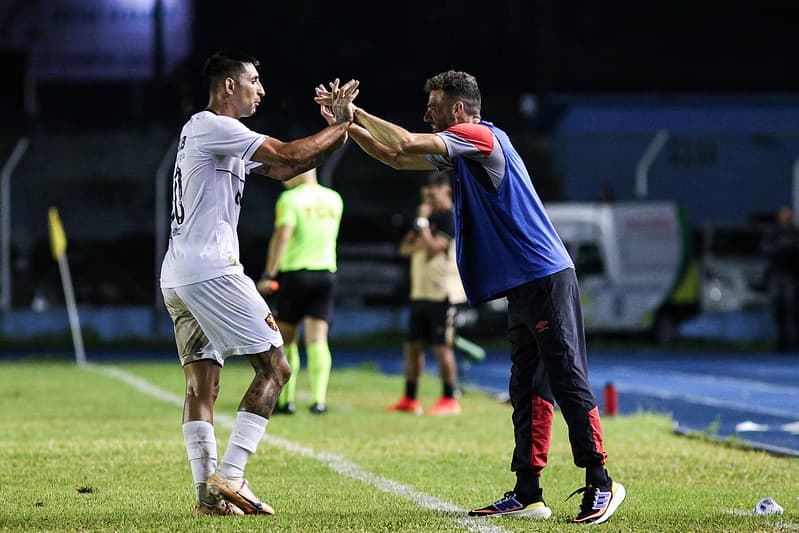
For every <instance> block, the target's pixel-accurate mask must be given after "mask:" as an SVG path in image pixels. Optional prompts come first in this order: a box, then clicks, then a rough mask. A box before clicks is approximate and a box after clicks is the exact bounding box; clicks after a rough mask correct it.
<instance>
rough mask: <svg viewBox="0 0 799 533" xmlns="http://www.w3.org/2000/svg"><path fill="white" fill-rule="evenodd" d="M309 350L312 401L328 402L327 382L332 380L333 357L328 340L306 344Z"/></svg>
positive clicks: (309, 377)
mask: <svg viewBox="0 0 799 533" xmlns="http://www.w3.org/2000/svg"><path fill="white" fill-rule="evenodd" d="M306 349H307V351H308V379H310V381H311V397H312V399H311V401H312V402H313V403H327V383H328V381H329V380H330V366H331V365H332V361H333V358H332V357H331V356H330V347H329V346H328V345H327V342H326V341H322V342H314V343H311V344H309V345H308V346H306Z"/></svg>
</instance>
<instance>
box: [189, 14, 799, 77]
mask: <svg viewBox="0 0 799 533" xmlns="http://www.w3.org/2000/svg"><path fill="white" fill-rule="evenodd" d="M235 4H236V5H237V6H240V7H238V9H237V10H236V11H235V12H227V13H221V12H219V11H218V9H216V8H217V7H218V5H219V3H218V2H209V1H200V2H198V3H197V8H196V20H197V26H196V34H195V43H196V50H197V53H198V54H200V55H207V53H209V52H212V51H213V49H215V48H219V47H225V46H231V45H233V46H237V47H243V48H248V49H252V51H253V53H255V54H257V55H258V56H259V57H260V58H261V59H262V61H264V63H266V64H267V65H268V69H267V71H266V74H267V75H268V74H270V73H271V74H272V75H273V76H274V77H275V78H279V79H280V80H283V81H287V82H289V83H291V82H292V81H294V80H296V82H300V83H307V82H308V81H315V80H317V79H319V78H320V77H321V78H322V79H326V78H328V77H330V76H332V75H337V74H338V75H341V76H346V77H350V76H356V77H359V78H360V79H362V80H364V81H365V82H366V81H370V82H374V83H375V84H379V85H389V84H394V83H398V84H399V85H400V86H404V87H406V86H408V84H410V85H411V86H419V85H420V84H421V83H422V82H423V80H424V78H426V77H427V76H429V75H430V74H433V73H435V72H437V71H439V70H443V69H446V68H451V67H455V68H459V69H463V70H468V71H471V72H473V73H475V74H476V75H478V78H479V79H480V80H481V84H482V85H483V86H484V87H486V88H493V87H497V88H500V89H501V88H509V87H513V88H514V89H515V90H535V91H548V90H553V91H564V90H567V91H573V90H580V91H594V90H613V91H618V90H622V91H626V90H643V91H657V90H667V91H672V90H685V91H745V90H799V73H797V69H796V66H795V61H794V59H795V58H794V52H795V49H796V46H795V27H794V25H795V22H796V18H795V13H794V11H796V10H794V9H792V8H791V7H789V6H780V4H778V3H774V5H771V4H770V3H769V2H751V1H746V2H744V1H740V0H739V1H735V0H730V1H728V2H725V3H724V4H721V3H719V4H718V5H719V6H721V7H719V8H717V9H712V8H709V7H708V6H709V5H711V4H714V3H713V2H700V1H694V2H680V1H676V2H668V3H666V2H662V3H658V2H640V1H615V2H614V1H611V2H593V1H583V2H569V1H557V0H540V1H533V0H496V1H493V2H473V1H466V2H455V1H446V0H439V1H425V2H419V1H416V0H410V1H406V2H400V3H397V4H396V5H397V8H392V7H388V6H389V4H387V3H384V2H369V3H367V2H354V3H346V2H344V3H341V4H337V5H336V6H337V8H338V6H339V5H341V9H340V10H339V11H337V12H335V13H331V14H327V13H326V11H325V10H326V9H329V8H330V6H331V4H326V3H322V2H318V1H309V0H294V1H292V2H284V3H281V4H280V5H277V6H276V5H275V4H276V3H275V2H263V1H257V0H243V1H237V2H236V3H235ZM786 4H789V3H787V2H786ZM274 81H276V82H277V79H276V80H274ZM292 84H293V83H292Z"/></svg>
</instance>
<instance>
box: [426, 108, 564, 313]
mask: <svg viewBox="0 0 799 533" xmlns="http://www.w3.org/2000/svg"><path fill="white" fill-rule="evenodd" d="M437 135H438V136H439V137H441V139H442V140H443V141H444V143H445V144H446V145H447V153H448V155H446V156H442V155H430V156H427V159H428V160H429V161H430V162H431V163H432V164H434V165H435V166H436V168H439V169H448V170H454V174H455V183H454V186H453V189H454V203H455V217H456V225H455V243H456V249H457V255H458V270H459V271H460V274H461V279H462V281H463V286H464V289H465V290H466V296H467V297H468V299H469V303H470V304H471V305H476V304H479V303H481V302H485V301H488V300H493V299H495V298H499V297H501V296H503V295H504V294H505V293H506V292H507V291H508V290H510V289H512V288H514V287H518V286H519V285H523V284H525V283H528V282H530V281H532V280H534V279H538V278H541V277H544V276H548V275H551V274H554V273H556V272H560V271H561V270H564V269H566V268H574V265H573V263H572V260H571V258H570V257H569V254H568V252H567V251H566V247H565V246H564V245H563V242H562V241H561V240H560V237H559V236H558V234H557V232H556V231H555V227H554V226H553V225H552V222H551V221H550V219H549V216H548V215H547V214H546V211H545V210H544V206H543V203H542V202H541V199H540V198H539V197H538V193H537V192H536V190H535V187H534V186H533V182H532V180H531V179H530V175H529V174H528V172H527V168H526V167H525V165H524V162H523V161H522V159H521V157H520V156H519V154H518V152H516V149H515V148H514V147H513V145H512V144H511V142H510V139H509V138H508V136H507V134H506V133H505V132H504V131H502V130H501V129H499V128H497V127H496V126H494V125H493V124H492V123H490V122H486V121H481V122H480V123H479V124H456V125H455V126H452V127H451V128H448V129H446V130H445V131H442V132H439V133H437Z"/></svg>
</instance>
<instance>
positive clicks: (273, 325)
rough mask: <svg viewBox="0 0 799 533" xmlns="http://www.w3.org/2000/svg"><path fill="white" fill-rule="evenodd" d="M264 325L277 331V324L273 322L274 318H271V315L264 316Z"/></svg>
mask: <svg viewBox="0 0 799 533" xmlns="http://www.w3.org/2000/svg"><path fill="white" fill-rule="evenodd" d="M264 320H266V325H267V326H269V327H270V328H272V329H273V330H275V331H277V322H275V317H273V316H272V313H269V314H268V315H266V318H265V319H264Z"/></svg>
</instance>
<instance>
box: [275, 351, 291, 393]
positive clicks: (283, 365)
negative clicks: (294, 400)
mask: <svg viewBox="0 0 799 533" xmlns="http://www.w3.org/2000/svg"><path fill="white" fill-rule="evenodd" d="M290 377H291V365H289V362H288V360H287V359H286V358H285V357H283V358H281V359H280V360H279V361H278V363H277V364H276V365H275V381H277V382H278V383H279V384H280V386H281V387H282V386H284V385H285V384H286V383H288V381H289V378H290Z"/></svg>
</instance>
